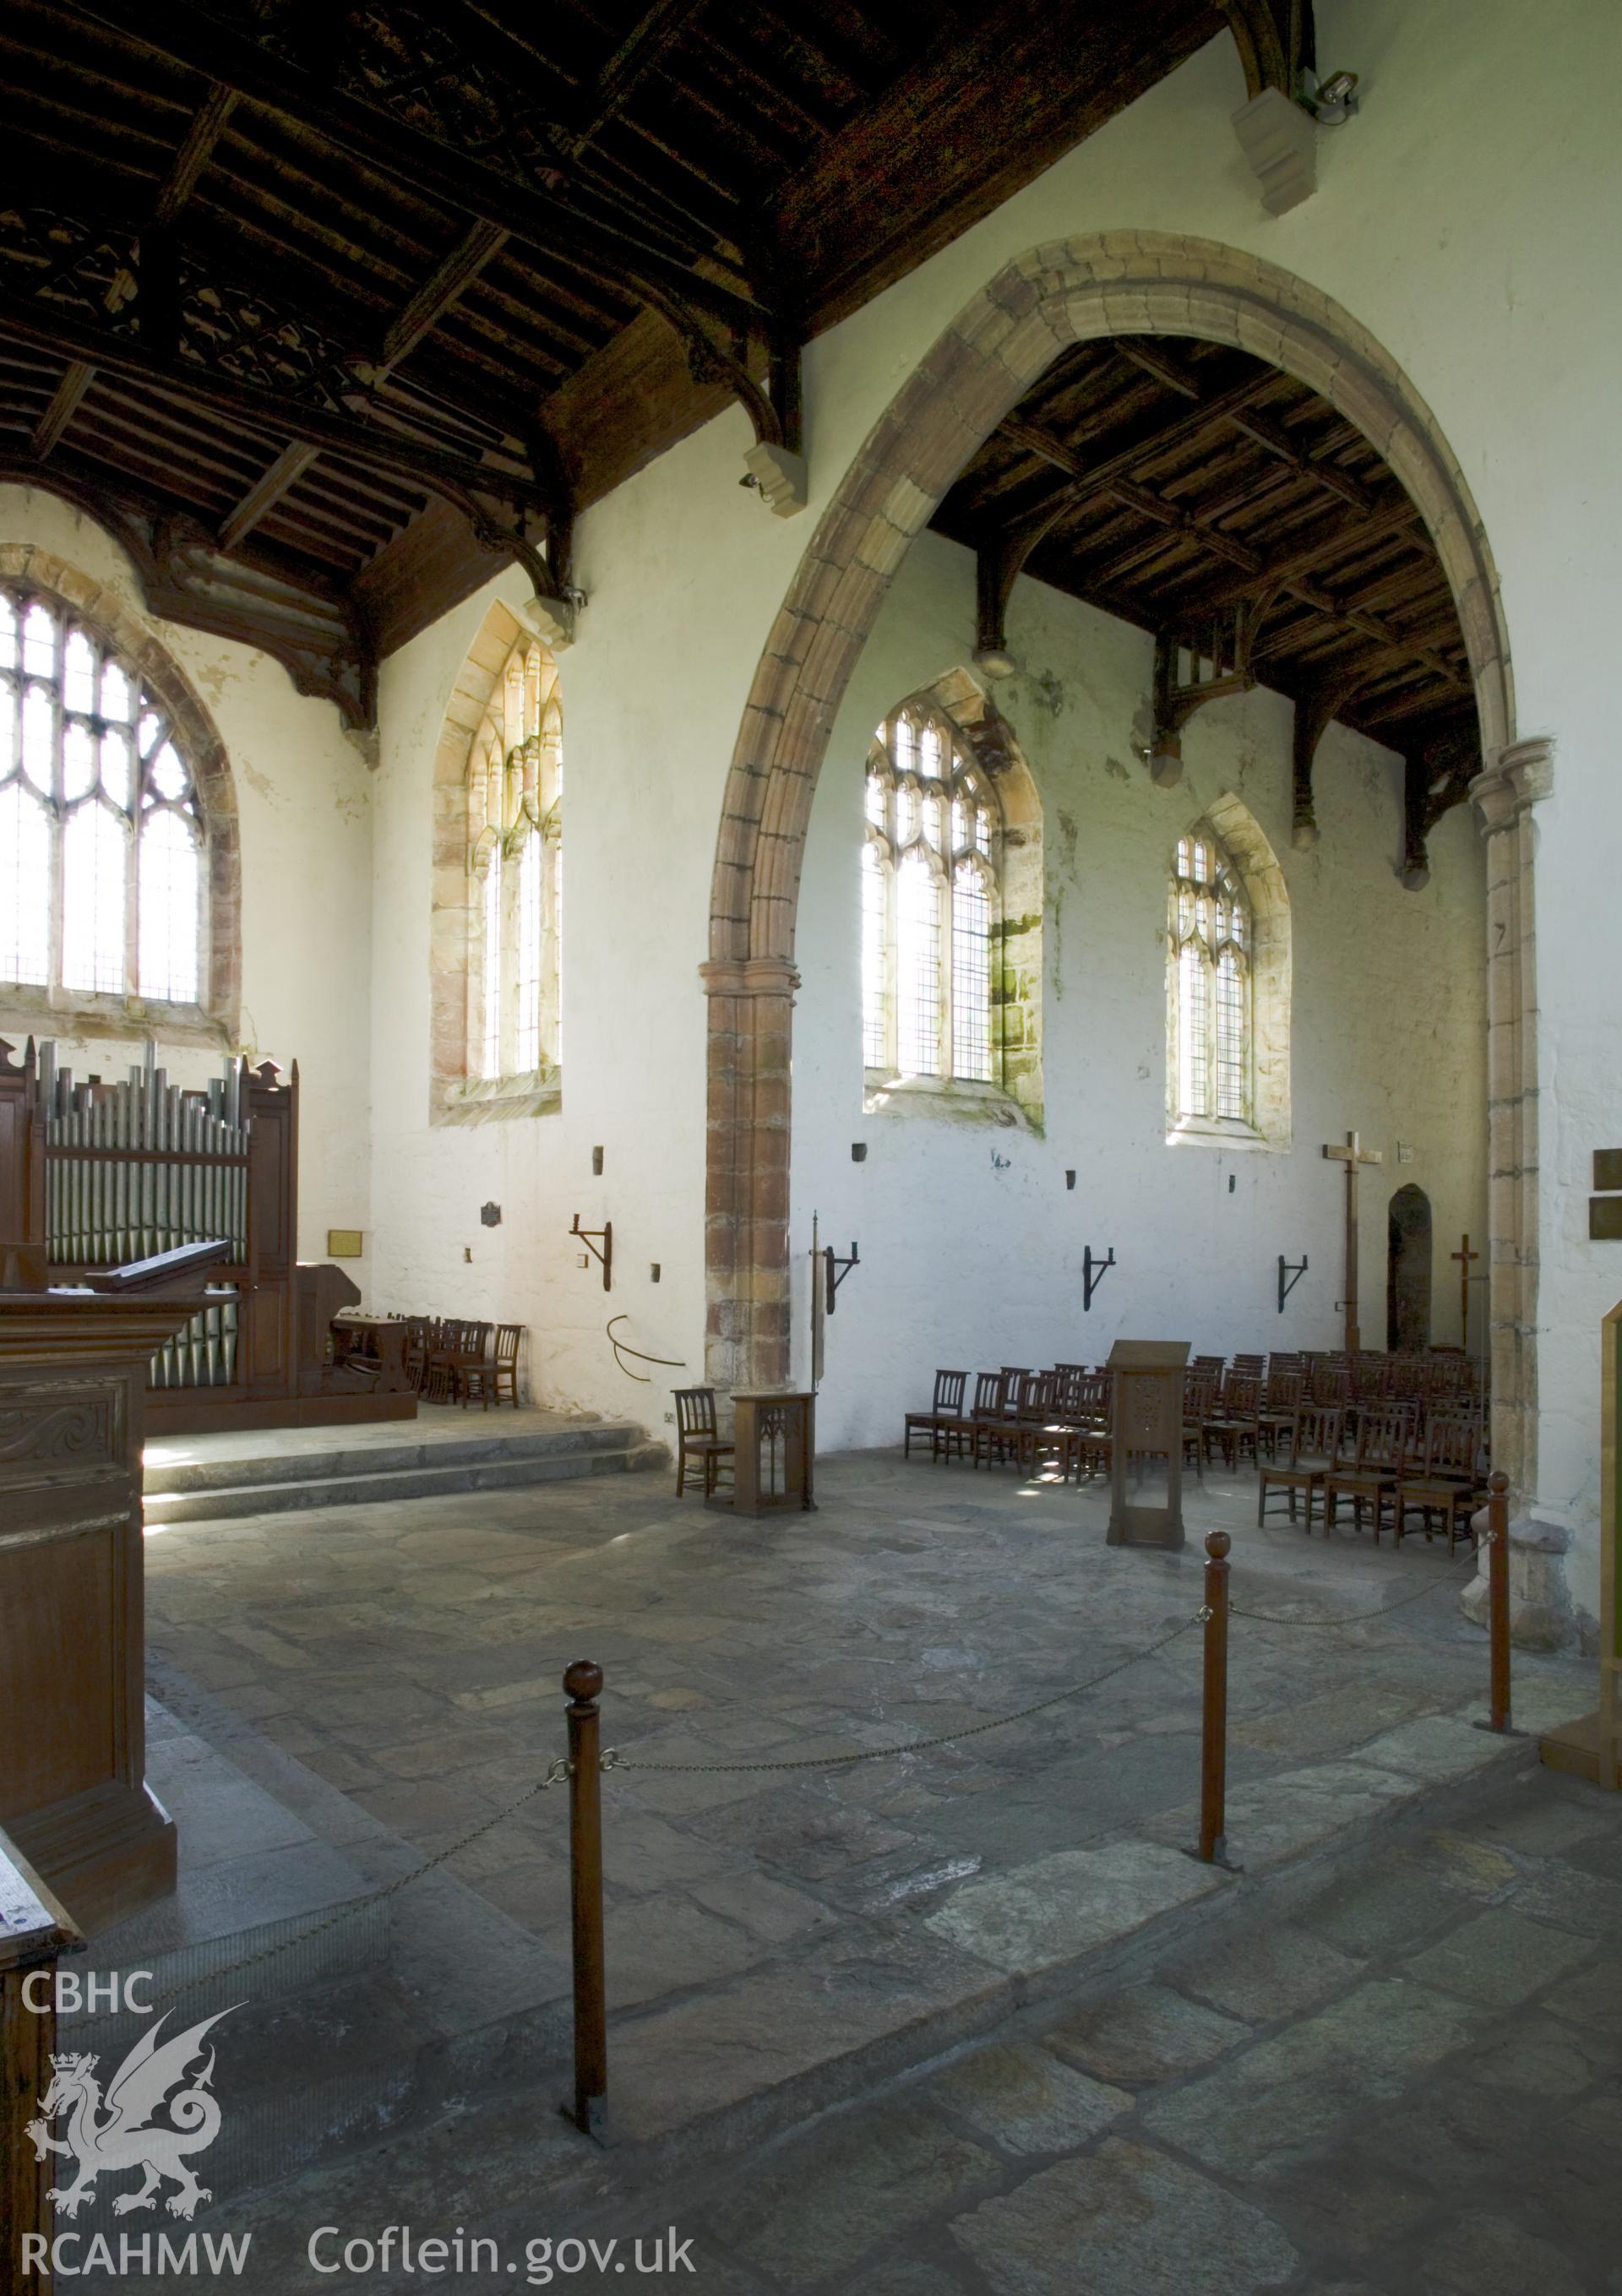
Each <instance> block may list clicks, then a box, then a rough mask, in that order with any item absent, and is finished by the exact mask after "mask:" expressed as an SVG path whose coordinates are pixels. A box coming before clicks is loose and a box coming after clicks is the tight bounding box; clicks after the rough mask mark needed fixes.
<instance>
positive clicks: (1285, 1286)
mask: <svg viewBox="0 0 1622 2296" xmlns="http://www.w3.org/2000/svg"><path fill="white" fill-rule="evenodd" d="M1306 1273H1307V1254H1306V1253H1305V1252H1303V1253H1302V1254H1301V1257H1300V1259H1298V1260H1294V1259H1285V1257H1284V1255H1283V1253H1282V1251H1281V1252H1280V1254H1279V1313H1280V1315H1281V1316H1282V1314H1283V1312H1284V1302H1285V1300H1288V1299H1289V1297H1290V1293H1291V1292H1293V1291H1294V1290H1295V1287H1296V1285H1297V1284H1298V1283H1299V1282H1300V1280H1301V1278H1302V1276H1303V1275H1306ZM1286 1276H1288V1277H1289V1279H1290V1280H1289V1282H1288V1283H1286V1282H1285V1280H1284V1279H1285V1277H1286Z"/></svg>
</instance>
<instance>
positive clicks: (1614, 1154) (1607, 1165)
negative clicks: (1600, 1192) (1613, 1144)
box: [1593, 1148, 1622, 1190]
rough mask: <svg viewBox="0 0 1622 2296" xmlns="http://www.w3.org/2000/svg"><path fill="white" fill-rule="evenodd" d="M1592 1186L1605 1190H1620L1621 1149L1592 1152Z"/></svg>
mask: <svg viewBox="0 0 1622 2296" xmlns="http://www.w3.org/2000/svg"><path fill="white" fill-rule="evenodd" d="M1593 1185H1594V1186H1595V1187H1596V1188H1600V1189H1605V1190H1610V1189H1612V1188H1616V1189H1622V1148H1596V1149H1595V1150H1594V1152H1593Z"/></svg>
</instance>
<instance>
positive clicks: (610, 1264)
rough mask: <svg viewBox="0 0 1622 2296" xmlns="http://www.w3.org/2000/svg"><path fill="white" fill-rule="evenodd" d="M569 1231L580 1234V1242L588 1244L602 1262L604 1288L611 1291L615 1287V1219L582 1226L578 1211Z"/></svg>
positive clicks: (595, 1257)
mask: <svg viewBox="0 0 1622 2296" xmlns="http://www.w3.org/2000/svg"><path fill="white" fill-rule="evenodd" d="M569 1234H570V1235H573V1236H578V1238H579V1240H580V1242H582V1243H583V1244H584V1245H585V1246H586V1250H587V1251H589V1252H590V1253H591V1255H592V1258H593V1259H595V1260H597V1261H599V1262H600V1263H601V1265H602V1288H603V1290H604V1291H605V1292H611V1291H612V1290H613V1288H614V1223H613V1221H612V1220H604V1221H603V1223H602V1226H601V1227H582V1226H581V1225H580V1215H579V1213H578V1212H577V1213H576V1214H575V1219H574V1226H572V1227H571V1228H570V1229H569Z"/></svg>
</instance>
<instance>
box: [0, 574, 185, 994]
mask: <svg viewBox="0 0 1622 2296" xmlns="http://www.w3.org/2000/svg"><path fill="white" fill-rule="evenodd" d="M132 720H134V721H135V724H136V726H137V728H138V731H137V734H136V740H135V746H134V747H133V748H132V743H131V724H132ZM205 840H206V827H205V824H204V821H203V817H202V808H201V802H200V800H199V798H198V793H197V787H196V783H195V780H194V778H193V772H192V767H191V765H190V763H189V762H188V760H187V758H185V756H184V751H183V749H182V746H181V744H180V742H179V739H178V736H177V735H176V733H175V732H174V729H173V727H172V726H171V724H170V720H169V717H168V708H167V705H166V704H165V703H163V702H162V701H160V699H159V698H158V697H157V696H156V695H155V694H153V693H151V692H150V691H148V690H147V689H146V688H145V686H144V685H143V682H142V680H141V678H140V676H139V675H138V673H137V672H136V670H135V667H134V665H133V664H132V663H130V662H128V661H127V660H121V659H120V658H119V655H118V653H117V652H116V651H115V650H114V648H113V647H112V646H111V645H110V644H109V643H108V641H107V640H106V638H105V637H104V636H103V635H102V633H101V632H100V631H99V630H97V629H96V628H95V627H94V626H93V625H91V624H89V623H86V622H82V621H80V620H79V619H77V617H76V616H75V614H74V612H73V611H72V609H71V608H70V607H68V606H66V605H64V604H63V603H61V601H60V600H57V599H54V598H51V597H48V596H44V595H27V596H24V595H22V594H18V593H9V594H7V593H0V910H3V911H4V914H0V980H6V981H9V982H12V983H13V984H16V985H19V986H24V987H29V988H50V987H53V986H55V987H60V988H63V989H65V990H67V991H69V992H70V994H73V995H78V996H114V997H119V998H124V997H128V996H136V997H139V998H142V999H143V1000H144V1001H146V1002H148V1003H152V1004H178V1005H196V1004H198V1003H200V1002H201V996H202V975H203V955H204V947H203V902H204V898H205V894H206V891H207V872H206V871H205V869H204V866H203V855H204V849H205Z"/></svg>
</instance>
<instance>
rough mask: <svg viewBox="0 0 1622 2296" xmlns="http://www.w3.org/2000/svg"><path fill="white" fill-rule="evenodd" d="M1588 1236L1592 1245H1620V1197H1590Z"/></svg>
mask: <svg viewBox="0 0 1622 2296" xmlns="http://www.w3.org/2000/svg"><path fill="white" fill-rule="evenodd" d="M1588 1235H1589V1241H1590V1242H1593V1243H1622V1196H1590V1197H1589V1199H1588Z"/></svg>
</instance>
